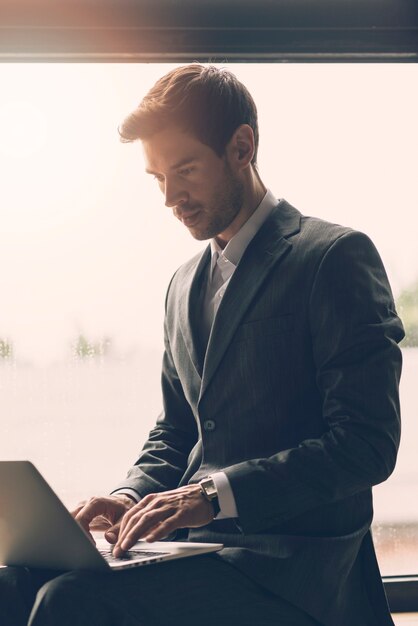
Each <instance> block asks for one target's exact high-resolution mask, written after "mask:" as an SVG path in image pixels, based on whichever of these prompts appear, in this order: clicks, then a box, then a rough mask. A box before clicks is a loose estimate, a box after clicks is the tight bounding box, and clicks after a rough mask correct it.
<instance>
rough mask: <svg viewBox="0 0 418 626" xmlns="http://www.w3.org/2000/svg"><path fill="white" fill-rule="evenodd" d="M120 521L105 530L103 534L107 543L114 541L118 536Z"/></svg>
mask: <svg viewBox="0 0 418 626" xmlns="http://www.w3.org/2000/svg"><path fill="white" fill-rule="evenodd" d="M119 532H120V523H119V524H114V526H112V527H111V528H109V529H108V530H106V532H105V534H104V536H105V538H106V539H107V541H108V542H109V543H116V542H117V540H118V537H119Z"/></svg>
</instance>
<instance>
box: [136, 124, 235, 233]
mask: <svg viewBox="0 0 418 626" xmlns="http://www.w3.org/2000/svg"><path fill="white" fill-rule="evenodd" d="M142 143H143V149H144V155H145V162H146V171H147V172H148V173H149V174H153V175H154V177H155V178H156V180H157V181H158V185H159V187H160V189H161V191H162V192H163V194H164V195H165V204H166V206H167V207H171V208H172V211H173V214H174V215H175V217H177V219H179V220H180V221H181V222H182V223H183V224H184V225H185V226H186V227H187V228H188V229H189V231H190V233H191V234H192V235H193V237H194V238H195V239H198V240H203V239H210V238H212V237H218V240H219V241H220V243H222V242H223V243H225V242H227V241H229V239H230V238H231V237H232V236H233V235H234V234H235V232H236V230H237V229H236V228H235V223H234V220H235V221H236V218H237V216H239V213H240V211H241V209H242V206H243V201H244V188H243V184H242V182H241V180H240V178H239V175H238V173H236V172H234V169H233V167H232V166H231V164H230V162H229V159H228V149H227V150H226V153H225V155H224V156H222V157H218V155H217V154H216V153H215V152H214V151H213V150H212V149H211V148H210V147H209V146H207V145H206V144H203V143H201V142H200V141H199V140H198V139H196V138H195V137H194V136H193V135H191V134H190V133H185V132H182V131H181V130H178V129H165V130H162V131H160V132H159V133H156V134H155V135H153V136H152V137H151V138H150V139H147V140H146V141H143V142H142ZM238 220H239V218H238Z"/></svg>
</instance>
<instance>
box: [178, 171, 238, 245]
mask: <svg viewBox="0 0 418 626" xmlns="http://www.w3.org/2000/svg"><path fill="white" fill-rule="evenodd" d="M244 195H245V194H244V185H243V183H242V182H241V181H240V180H238V178H237V177H236V176H235V174H234V173H233V171H232V169H231V167H230V165H229V163H228V162H227V161H225V170H224V176H223V178H222V181H221V182H220V183H219V184H218V186H217V189H215V190H214V192H213V193H212V196H211V197H210V198H209V199H208V201H207V202H206V204H205V206H202V209H201V210H202V217H201V219H200V220H199V222H198V224H197V225H196V226H195V227H190V228H189V231H190V233H191V235H192V236H193V237H194V238H195V239H197V240H198V241H203V240H204V239H212V238H213V237H216V236H217V235H219V234H220V233H223V232H224V231H225V230H226V229H227V228H228V227H229V226H230V225H231V224H232V222H233V221H234V219H235V218H236V217H237V215H238V213H239V212H240V211H241V209H242V206H243V204H244Z"/></svg>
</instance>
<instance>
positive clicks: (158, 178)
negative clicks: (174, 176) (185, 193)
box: [154, 174, 164, 183]
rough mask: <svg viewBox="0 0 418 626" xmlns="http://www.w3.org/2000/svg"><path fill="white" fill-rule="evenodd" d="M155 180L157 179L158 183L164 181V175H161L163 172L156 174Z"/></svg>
mask: <svg viewBox="0 0 418 626" xmlns="http://www.w3.org/2000/svg"><path fill="white" fill-rule="evenodd" d="M154 180H156V181H157V182H158V183H163V182H164V176H161V174H154Z"/></svg>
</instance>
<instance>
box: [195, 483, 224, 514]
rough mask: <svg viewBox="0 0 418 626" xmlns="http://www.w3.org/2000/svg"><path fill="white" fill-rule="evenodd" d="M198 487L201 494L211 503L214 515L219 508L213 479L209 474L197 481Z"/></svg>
mask: <svg viewBox="0 0 418 626" xmlns="http://www.w3.org/2000/svg"><path fill="white" fill-rule="evenodd" d="M199 487H200V491H201V492H202V495H203V496H204V497H205V498H206V500H209V502H210V503H211V504H212V506H213V512H214V517H216V516H217V515H218V513H219V512H220V510H221V509H220V506H219V500H218V490H217V489H216V485H215V481H214V480H213V478H212V477H211V476H208V477H207V478H203V480H201V481H200V482H199Z"/></svg>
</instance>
